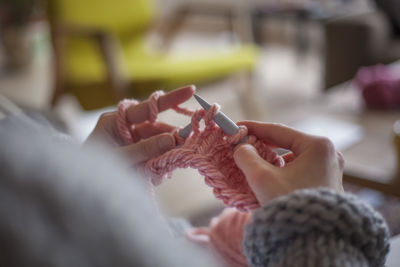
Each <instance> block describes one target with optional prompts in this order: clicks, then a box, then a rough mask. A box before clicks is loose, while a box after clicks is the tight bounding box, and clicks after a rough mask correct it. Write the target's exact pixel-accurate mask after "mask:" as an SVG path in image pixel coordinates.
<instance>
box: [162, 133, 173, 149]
mask: <svg viewBox="0 0 400 267" xmlns="http://www.w3.org/2000/svg"><path fill="white" fill-rule="evenodd" d="M174 145H175V138H173V137H172V136H171V135H164V136H161V137H160V138H159V139H158V146H159V147H160V148H161V149H162V150H165V149H169V148H172V147H173V146H174Z"/></svg>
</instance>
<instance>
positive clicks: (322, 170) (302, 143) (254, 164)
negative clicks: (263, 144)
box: [233, 121, 344, 205]
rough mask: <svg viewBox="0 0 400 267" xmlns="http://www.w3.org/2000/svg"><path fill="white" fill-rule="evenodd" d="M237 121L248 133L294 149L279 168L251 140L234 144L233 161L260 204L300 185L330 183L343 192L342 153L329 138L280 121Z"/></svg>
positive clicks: (331, 186)
mask: <svg viewBox="0 0 400 267" xmlns="http://www.w3.org/2000/svg"><path fill="white" fill-rule="evenodd" d="M238 125H245V126H246V127H247V129H248V131H249V134H251V135H254V136H256V137H258V138H259V139H262V140H265V141H268V142H271V143H273V144H275V145H277V146H279V147H282V148H286V149H289V150H290V151H292V153H293V155H292V156H293V160H292V161H290V162H289V163H287V164H286V165H285V166H284V167H282V168H278V167H275V166H273V165H272V164H270V163H269V162H267V161H265V160H264V159H263V158H261V157H260V156H259V155H258V153H257V151H256V150H255V148H254V147H253V146H251V145H250V144H243V145H240V146H238V147H237V148H236V150H235V152H234V155H233V156H234V159H235V162H236V164H237V165H238V166H239V168H240V169H241V170H242V171H243V173H244V175H245V176H246V179H247V182H248V183H249V185H250V187H251V189H252V190H253V192H254V194H255V196H256V198H257V199H258V201H259V202H260V204H261V205H265V204H267V203H268V202H269V201H270V200H272V199H274V198H276V197H279V196H282V195H285V194H288V193H291V192H292V191H294V190H297V189H303V188H312V187H329V188H332V189H334V190H337V191H340V192H343V185H342V178H343V167H344V160H343V156H342V154H341V153H340V152H337V151H336V150H335V148H334V146H333V144H332V142H331V141H330V140H329V139H327V138H325V137H320V136H313V135H309V134H305V133H302V132H299V131H296V130H294V129H292V128H289V127H286V126H283V125H279V124H270V123H261V122H254V121H244V122H240V123H238Z"/></svg>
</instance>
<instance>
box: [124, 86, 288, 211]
mask: <svg viewBox="0 0 400 267" xmlns="http://www.w3.org/2000/svg"><path fill="white" fill-rule="evenodd" d="M161 94H162V92H160V91H158V92H155V93H153V94H152V95H151V97H150V105H149V107H150V119H149V121H150V122H154V121H156V119H157V114H158V99H159V96H160V95H161ZM135 104H137V102H136V101H134V102H130V101H129V100H124V101H122V102H121V103H120V104H119V107H118V128H119V131H120V135H121V137H122V138H123V140H124V141H125V143H126V144H131V143H132V142H133V138H132V135H133V131H134V127H135V125H131V124H129V123H128V121H127V117H126V110H127V109H128V108H129V106H130V105H135ZM174 110H175V111H177V112H178V113H183V114H185V115H192V119H191V123H192V128H193V132H192V134H191V135H190V136H189V137H188V138H186V140H184V139H182V138H181V137H179V135H178V129H177V130H176V131H175V134H174V136H175V138H176V141H177V143H178V144H181V145H180V146H178V147H177V148H175V149H172V150H170V151H168V152H166V153H165V154H163V155H161V156H159V157H157V158H154V159H151V160H149V161H148V162H146V163H145V164H144V166H143V170H144V173H145V174H146V177H149V178H150V179H151V181H152V183H153V184H154V185H158V184H160V183H161V182H162V180H163V179H164V178H166V177H171V174H172V172H173V171H174V170H176V169H178V168H188V167H191V168H194V169H197V170H198V171H199V173H200V174H201V175H203V176H204V177H205V183H206V184H207V185H209V186H211V187H212V188H213V193H214V195H215V197H216V198H218V199H220V200H222V201H223V202H224V203H225V204H226V205H227V206H230V207H236V208H237V209H239V210H241V211H250V210H253V209H255V208H258V207H259V203H258V201H257V199H256V198H255V196H254V194H253V192H252V190H251V189H250V187H249V185H248V183H247V181H246V178H245V176H244V174H243V173H242V171H241V170H240V169H239V168H238V167H237V165H236V164H235V162H234V160H233V152H234V148H235V145H236V144H237V143H238V142H239V141H240V140H242V139H243V138H244V137H245V136H247V129H246V127H240V130H239V132H238V133H237V134H235V135H232V136H227V135H226V134H225V133H224V132H223V131H222V130H221V128H219V127H218V125H216V124H215V123H214V121H213V118H214V116H215V115H216V114H217V113H218V111H219V106H218V105H217V104H214V105H212V106H211V108H210V109H209V110H208V111H207V112H205V111H204V109H199V110H197V111H195V112H192V111H190V110H187V109H184V108H180V107H175V108H174ZM199 118H202V119H203V120H204V124H205V127H204V129H201V128H200V123H199ZM247 142H248V143H249V144H251V145H253V146H254V147H255V148H256V149H257V151H258V153H259V154H260V156H261V157H262V158H264V159H265V160H267V161H268V162H270V163H272V164H274V165H275V166H278V167H282V166H283V165H284V160H283V159H282V157H280V156H278V155H277V154H276V153H275V152H274V151H272V149H271V146H270V145H268V144H267V143H266V142H264V141H262V140H259V139H257V138H256V137H255V136H249V139H248V141H247Z"/></svg>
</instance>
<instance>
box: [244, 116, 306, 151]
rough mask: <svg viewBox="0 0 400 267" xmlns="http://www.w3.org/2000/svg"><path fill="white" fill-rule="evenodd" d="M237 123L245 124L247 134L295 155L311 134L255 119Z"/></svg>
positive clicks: (302, 147)
mask: <svg viewBox="0 0 400 267" xmlns="http://www.w3.org/2000/svg"><path fill="white" fill-rule="evenodd" d="M238 125H245V126H246V127H247V129H248V132H249V134H252V135H255V136H257V137H258V138H260V139H263V140H266V141H269V142H272V143H273V144H275V145H277V146H279V147H282V148H286V149H289V150H291V151H292V152H293V153H295V155H298V154H300V153H301V152H303V151H304V149H305V148H306V147H307V145H308V144H309V142H310V140H311V139H312V136H311V135H308V134H305V133H302V132H300V131H297V130H295V129H293V128H290V127H287V126H284V125H282V124H276V123H264V122H257V121H242V122H238Z"/></svg>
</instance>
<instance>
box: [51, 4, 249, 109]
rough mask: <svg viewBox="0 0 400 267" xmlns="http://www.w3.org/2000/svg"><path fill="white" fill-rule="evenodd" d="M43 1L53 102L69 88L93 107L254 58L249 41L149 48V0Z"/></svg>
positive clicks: (245, 64)
mask: <svg viewBox="0 0 400 267" xmlns="http://www.w3.org/2000/svg"><path fill="white" fill-rule="evenodd" d="M47 5H48V14H49V16H48V17H49V21H50V25H51V33H52V41H53V45H54V51H55V53H54V54H55V61H56V65H55V67H56V69H55V70H56V74H57V75H56V88H55V90H54V95H53V100H52V104H53V105H54V104H55V103H56V102H57V100H58V98H59V97H60V96H61V95H62V94H64V93H72V94H73V95H75V96H76V97H77V99H78V100H79V102H80V104H81V105H82V107H83V108H85V109H96V108H100V107H104V106H107V105H111V104H115V103H116V102H117V101H118V100H119V99H121V98H122V97H126V96H135V97H138V96H144V94H146V93H147V92H149V89H151V90H154V89H156V88H163V89H166V90H168V89H171V88H174V87H179V86H182V85H184V84H188V83H199V82H206V81H210V80H213V79H216V78H218V77H221V76H225V75H227V74H230V73H232V72H235V71H238V70H246V69H251V68H252V67H253V66H254V63H255V58H256V55H257V52H256V49H255V47H253V46H241V47H238V48H236V49H232V50H230V51H225V52H223V53H221V52H219V53H216V52H204V53H202V52H199V51H193V53H190V54H183V55H170V54H168V53H164V52H161V51H152V50H150V49H149V47H148V46H147V45H146V42H145V37H146V33H147V32H148V30H149V28H150V25H151V22H152V20H153V18H154V15H155V9H154V6H153V4H152V2H151V1H150V0H49V1H48V2H47Z"/></svg>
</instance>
